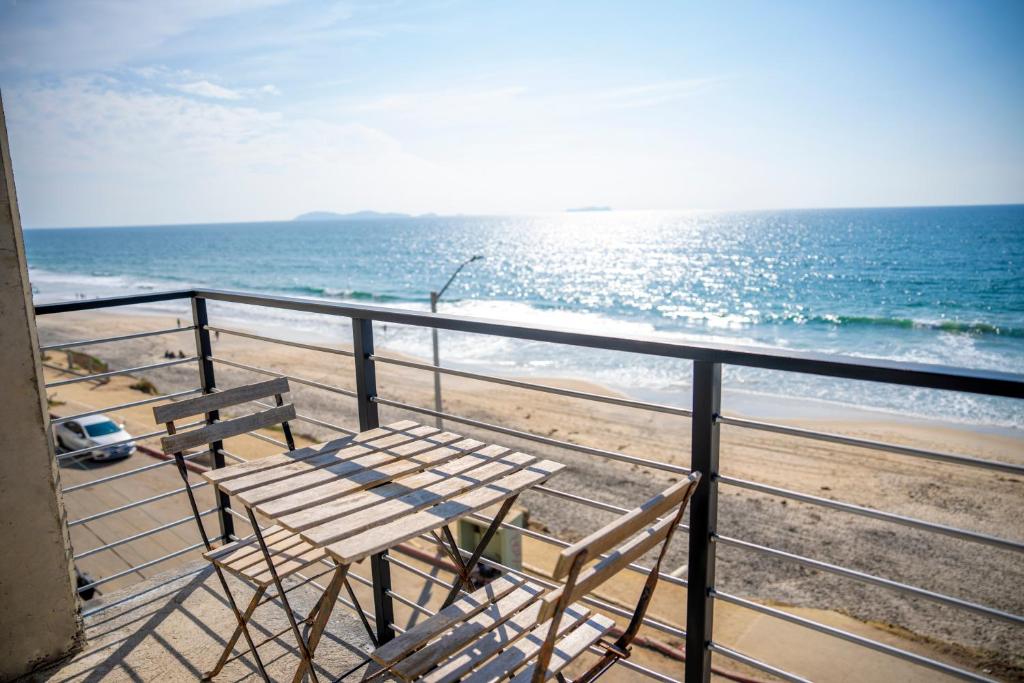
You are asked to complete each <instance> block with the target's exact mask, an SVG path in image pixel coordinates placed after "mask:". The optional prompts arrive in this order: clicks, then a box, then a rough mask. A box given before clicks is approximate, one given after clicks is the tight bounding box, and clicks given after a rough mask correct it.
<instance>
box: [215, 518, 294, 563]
mask: <svg viewBox="0 0 1024 683" xmlns="http://www.w3.org/2000/svg"><path fill="white" fill-rule="evenodd" d="M292 536H293V534H290V533H288V531H287V530H286V529H282V528H281V527H279V526H271V527H268V528H267V529H265V530H264V531H263V540H265V541H266V542H267V543H277V542H278V541H280V540H282V539H284V538H290V537H292ZM254 548H256V549H258V548H259V543H258V541H257V540H256V537H255V536H250V537H249V538H243V539H241V540H238V541H235V542H234V543H228V544H227V545H223V546H221V547H220V548H214V549H213V550H208V551H206V552H205V553H203V557H205V558H206V559H208V560H217V561H219V562H232V561H234V560H237V559H238V558H240V557H243V556H245V555H248V554H249V553H251V552H252V550H253V549H254Z"/></svg>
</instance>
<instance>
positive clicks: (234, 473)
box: [203, 420, 417, 484]
mask: <svg viewBox="0 0 1024 683" xmlns="http://www.w3.org/2000/svg"><path fill="white" fill-rule="evenodd" d="M416 426H417V423H415V422H413V421H411V420H402V421H401V422H395V423H392V424H389V425H386V426H384V427H378V428H376V429H370V430H367V431H365V432H360V433H359V434H355V435H353V436H343V437H340V438H338V439H333V440H331V441H326V442H324V443H320V444H316V445H314V446H308V447H306V448H300V449H298V450H294V451H285V452H284V453H280V454H278V455H271V456H268V457H266V458H257V459H255V460H249V461H247V462H242V463H238V464H237V465H230V466H228V467H221V468H220V469H216V470H210V471H209V472H204V473H203V478H204V479H206V480H207V481H208V482H210V483H212V484H215V483H217V482H220V481H227V480H228V479H237V478H238V477H244V476H245V475H248V474H253V473H255V472H259V471H261V470H269V469H273V468H275V467H281V466H282V465H287V464H289V463H292V462H295V461H296V460H302V459H304V458H308V457H310V456H313V455H316V454H317V453H318V452H320V451H321V450H325V451H326V450H332V451H336V450H339V449H340V448H342V447H343V446H345V445H351V444H357V443H364V442H366V441H372V440H373V439H378V438H380V437H382V436H388V435H389V434H393V433H395V432H397V431H401V430H403V429H410V428H413V427H416Z"/></svg>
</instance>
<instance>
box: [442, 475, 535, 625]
mask: <svg viewBox="0 0 1024 683" xmlns="http://www.w3.org/2000/svg"><path fill="white" fill-rule="evenodd" d="M518 497H519V496H518V495H515V496H512V497H511V498H508V499H506V500H505V502H504V503H502V504H501V508H500V509H499V510H498V514H496V515H495V516H494V519H493V520H492V521H491V525H490V526H489V527H487V531H486V532H484V536H483V538H481V539H480V542H479V543H478V544H477V546H476V550H474V551H473V554H472V555H471V556H470V558H469V561H467V562H465V563H464V564H463V565H462V569H463V570H464V574H462V575H460V576H459V577H458V578H456V579H455V583H454V585H453V586H452V589H451V591H449V592H448V597H447V598H445V601H444V604H442V605H441V609H444V608H445V607H447V606H448V605H450V604H452V603H453V602H455V598H456V597H458V595H459V591H460V590H462V586H463V585H464V584H465V583H466V582H468V581H469V575H470V573H471V572H472V571H473V567H475V566H476V563H477V561H479V559H480V556H481V555H482V554H483V552H484V550H485V549H486V548H487V544H488V543H490V542H491V539H492V538H493V537H494V534H495V532H497V531H498V527H500V526H501V523H502V522H503V521H505V516H506V515H507V514H508V511H509V510H511V509H512V505H513V504H515V502H516V498H518ZM446 530H447V527H446ZM448 538H449V539H451V540H450V541H449V542H450V543H453V546H452V550H453V551H454V552H455V554H456V555H459V558H460V559H461V557H462V556H461V554H460V553H459V548H458V546H456V545H454V541H455V539H454V538H452V536H451V532H450V531H449V532H448Z"/></svg>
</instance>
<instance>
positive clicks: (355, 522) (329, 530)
mask: <svg viewBox="0 0 1024 683" xmlns="http://www.w3.org/2000/svg"><path fill="white" fill-rule="evenodd" d="M536 461H537V458H535V457H533V456H532V455H526V454H525V453H511V454H509V455H506V456H504V457H502V458H499V459H497V460H495V461H493V462H490V463H487V464H483V465H480V466H479V467H476V468H474V469H472V470H469V471H468V472H464V473H462V474H457V475H452V476H450V477H448V478H446V479H442V480H441V481H439V482H437V483H436V484H432V485H430V486H425V487H421V488H416V489H412V490H410V491H409V492H408V493H406V494H405V495H403V496H400V497H398V498H393V499H391V500H386V501H382V502H380V503H378V504H376V505H372V506H370V507H368V508H365V509H363V510H360V511H359V512H354V513H352V514H349V515H345V516H344V517H341V518H340V519H336V520H334V521H332V522H328V523H326V524H322V525H320V526H316V527H313V528H312V529H308V530H306V531H304V532H302V537H303V538H304V539H306V540H307V541H308V542H310V543H312V544H314V545H326V544H328V543H333V542H334V541H340V540H342V539H344V538H348V537H350V536H355V535H356V534H358V533H361V532H363V531H366V530H367V529H369V528H371V527H374V526H378V525H381V524H387V523H388V522H393V521H395V520H396V519H398V518H399V517H403V516H406V515H410V514H412V513H414V512H418V511H420V510H423V509H425V508H428V507H431V506H433V505H438V504H440V503H442V502H443V501H445V500H447V499H450V498H454V497H455V496H457V495H459V494H461V493H464V492H466V491H469V490H472V489H475V488H478V487H480V486H483V485H485V484H488V483H490V482H492V481H495V480H497V479H500V478H501V477H504V476H507V475H509V474H512V473H514V472H518V471H519V470H521V469H523V468H524V467H526V466H527V465H530V464H532V463H534V462H536ZM399 481H401V480H399Z"/></svg>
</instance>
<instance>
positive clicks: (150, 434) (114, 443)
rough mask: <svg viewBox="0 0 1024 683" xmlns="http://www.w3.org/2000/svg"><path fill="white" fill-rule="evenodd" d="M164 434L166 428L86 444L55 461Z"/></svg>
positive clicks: (63, 454) (60, 455)
mask: <svg viewBox="0 0 1024 683" xmlns="http://www.w3.org/2000/svg"><path fill="white" fill-rule="evenodd" d="M199 424H202V421H199V422H190V423H189V424H187V425H183V426H182V429H186V428H188V427H195V426H196V425H199ZM166 434H167V430H166V429H158V430H157V431H155V432H148V433H146V434H140V435H139V436H133V437H132V438H130V439H121V440H120V441H111V442H110V443H105V444H103V445H99V444H97V445H95V446H87V447H86V448H79V449H78V450H74V451H68V452H67V453H58V454H57V456H56V458H57V462H63V461H65V460H70V459H72V458H75V457H77V456H79V455H85V454H87V453H92V452H94V451H101V450H103V449H104V448H111V447H112V446H122V445H124V444H126V443H136V442H139V441H145V440H146V439H152V438H153V437H155V436H165V435H166Z"/></svg>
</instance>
